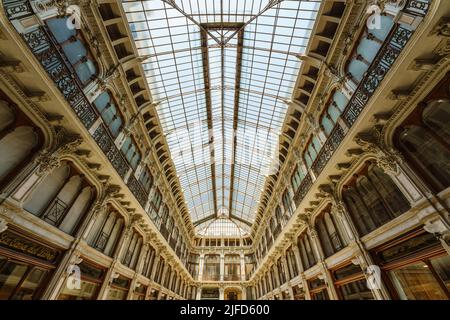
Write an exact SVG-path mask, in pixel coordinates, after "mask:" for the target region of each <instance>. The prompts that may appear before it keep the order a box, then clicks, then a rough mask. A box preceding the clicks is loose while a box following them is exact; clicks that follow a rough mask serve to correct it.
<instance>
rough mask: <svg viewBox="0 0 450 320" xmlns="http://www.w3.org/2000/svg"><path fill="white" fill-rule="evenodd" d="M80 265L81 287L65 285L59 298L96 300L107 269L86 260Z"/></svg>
mask: <svg viewBox="0 0 450 320" xmlns="http://www.w3.org/2000/svg"><path fill="white" fill-rule="evenodd" d="M78 267H79V268H80V272H81V287H80V289H76V288H73V289H71V288H69V286H63V289H62V291H61V293H60V295H59V297H58V300H95V299H96V298H97V295H98V293H99V291H100V287H101V285H102V283H103V279H104V277H105V274H106V271H105V270H104V269H102V268H100V267H98V266H95V265H93V264H91V263H88V262H86V261H83V262H81V263H80V264H79V265H78Z"/></svg>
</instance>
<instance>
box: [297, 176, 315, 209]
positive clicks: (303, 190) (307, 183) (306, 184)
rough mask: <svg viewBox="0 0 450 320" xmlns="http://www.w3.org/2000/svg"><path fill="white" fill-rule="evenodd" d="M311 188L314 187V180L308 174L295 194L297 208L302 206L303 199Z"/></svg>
mask: <svg viewBox="0 0 450 320" xmlns="http://www.w3.org/2000/svg"><path fill="white" fill-rule="evenodd" d="M311 186H312V179H311V176H310V174H309V173H308V174H306V175H305V177H304V178H303V180H302V182H301V183H300V185H299V186H298V189H297V191H296V192H295V195H294V203H295V205H296V206H298V205H299V204H300V202H301V201H302V200H303V198H304V197H305V196H306V194H307V193H308V191H309V189H310V188H311Z"/></svg>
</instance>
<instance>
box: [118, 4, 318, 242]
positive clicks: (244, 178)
mask: <svg viewBox="0 0 450 320" xmlns="http://www.w3.org/2000/svg"><path fill="white" fill-rule="evenodd" d="M320 3H321V0H285V1H280V0H233V1H231V0H163V1H162V0H150V1H123V2H122V5H123V8H124V10H125V12H126V14H127V19H128V21H129V24H130V28H131V30H132V35H133V38H134V41H135V44H136V47H137V49H138V54H139V55H140V56H142V57H145V60H144V62H143V68H144V70H145V76H146V79H147V82H148V84H149V87H150V90H151V94H152V99H153V101H154V102H156V103H157V113H158V116H159V118H160V121H161V124H162V127H163V131H164V134H165V136H166V140H167V143H168V145H169V149H170V153H171V156H172V159H173V161H174V164H175V168H176V171H177V175H178V177H179V180H180V183H181V186H182V188H183V192H184V197H185V200H186V202H187V207H188V209H189V211H190V215H191V218H192V222H193V224H194V226H196V229H197V231H200V230H205V229H204V228H205V224H206V223H207V224H211V223H212V221H214V220H215V221H217V222H216V223H217V225H228V224H226V223H224V222H223V221H224V220H220V222H219V220H217V219H219V212H220V211H221V210H222V209H221V208H225V209H226V211H227V212H228V213H229V218H227V219H228V220H226V221H229V222H231V224H232V225H234V226H235V228H237V229H239V230H237V231H236V232H237V233H239V234H240V233H241V229H242V230H244V231H243V232H248V230H249V228H250V226H251V225H252V223H253V222H254V219H255V213H256V210H257V207H258V200H259V198H260V196H261V189H262V188H263V186H264V180H265V177H266V176H267V175H268V174H270V173H271V171H272V170H274V169H276V165H277V153H276V152H277V146H278V137H279V133H280V132H279V131H280V130H281V126H282V124H283V120H284V117H285V113H286V110H287V108H288V105H287V102H288V101H289V100H290V99H291V95H292V93H293V89H294V85H295V81H296V78H297V75H298V72H299V67H300V61H299V59H298V58H297V56H298V55H301V54H302V53H304V52H305V50H306V47H307V45H308V41H309V38H310V35H311V29H312V28H313V26H314V22H315V19H316V16H317V11H318V10H319V7H320ZM220 219H222V218H220ZM228 227H229V225H228ZM228 227H227V228H228ZM209 229H210V230H215V229H220V228H216V227H214V228H211V227H210V228H209ZM217 232H218V231H217ZM218 233H220V232H218ZM228 233H229V232H228Z"/></svg>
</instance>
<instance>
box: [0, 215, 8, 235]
mask: <svg viewBox="0 0 450 320" xmlns="http://www.w3.org/2000/svg"><path fill="white" fill-rule="evenodd" d="M6 229H8V223H7V222H6V220H5V219H3V218H0V233H2V232H5V231H6Z"/></svg>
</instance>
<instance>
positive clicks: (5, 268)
mask: <svg viewBox="0 0 450 320" xmlns="http://www.w3.org/2000/svg"><path fill="white" fill-rule="evenodd" d="M48 275H49V270H45V269H42V268H39V267H35V266H32V265H29V264H27V263H22V262H20V261H16V260H14V259H9V258H7V257H5V256H2V255H1V254H0V300H9V299H11V300H32V299H35V298H36V293H37V291H38V289H39V288H40V287H41V286H42V285H43V284H44V281H45V280H46V279H47V278H48Z"/></svg>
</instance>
